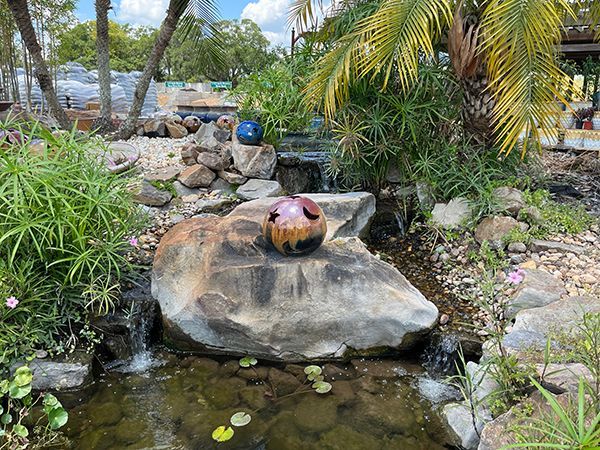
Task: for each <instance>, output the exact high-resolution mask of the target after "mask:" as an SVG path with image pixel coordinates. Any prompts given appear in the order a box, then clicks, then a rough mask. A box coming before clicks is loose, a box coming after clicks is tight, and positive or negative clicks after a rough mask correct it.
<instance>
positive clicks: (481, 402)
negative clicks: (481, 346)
mask: <svg viewBox="0 0 600 450" xmlns="http://www.w3.org/2000/svg"><path fill="white" fill-rule="evenodd" d="M466 371H467V373H468V374H469V376H470V378H471V381H472V383H473V386H474V391H473V398H474V400H475V404H476V405H477V407H478V411H479V415H481V416H488V415H489V408H490V406H491V404H492V403H493V398H492V397H493V395H494V392H496V391H498V390H499V389H500V385H499V384H498V383H497V382H496V380H494V378H493V377H492V376H491V375H490V366H484V365H480V364H477V363H475V362H473V361H469V362H468V363H467V367H466Z"/></svg>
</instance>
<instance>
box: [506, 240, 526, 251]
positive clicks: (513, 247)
mask: <svg viewBox="0 0 600 450" xmlns="http://www.w3.org/2000/svg"><path fill="white" fill-rule="evenodd" d="M508 251H509V252H512V253H525V252H526V251H527V246H526V245H525V244H524V243H523V242H511V243H510V244H508Z"/></svg>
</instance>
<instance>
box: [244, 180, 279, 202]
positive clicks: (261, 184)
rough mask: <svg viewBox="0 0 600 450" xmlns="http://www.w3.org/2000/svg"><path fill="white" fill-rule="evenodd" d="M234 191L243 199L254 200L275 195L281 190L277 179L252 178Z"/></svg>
mask: <svg viewBox="0 0 600 450" xmlns="http://www.w3.org/2000/svg"><path fill="white" fill-rule="evenodd" d="M236 193H237V195H238V196H239V197H240V198H242V199H244V200H254V199H258V198H263V197H277V196H279V195H281V194H282V193H283V192H282V189H281V185H280V184H279V183H278V182H277V181H270V180H258V179H252V180H249V181H248V182H247V183H246V184H244V185H242V186H240V187H239V188H238V190H237V191H236Z"/></svg>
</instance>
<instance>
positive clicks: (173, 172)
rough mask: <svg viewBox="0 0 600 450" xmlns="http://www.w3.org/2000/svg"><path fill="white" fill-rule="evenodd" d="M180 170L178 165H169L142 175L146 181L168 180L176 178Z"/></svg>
mask: <svg viewBox="0 0 600 450" xmlns="http://www.w3.org/2000/svg"><path fill="white" fill-rule="evenodd" d="M180 172H181V169H179V167H175V166H171V167H167V168H165V169H161V170H159V171H157V172H152V173H149V174H146V175H145V176H144V179H145V180H147V181H163V182H164V181H170V180H172V179H173V178H176V177H177V175H179V173H180Z"/></svg>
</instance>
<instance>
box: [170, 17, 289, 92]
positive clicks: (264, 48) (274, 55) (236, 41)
mask: <svg viewBox="0 0 600 450" xmlns="http://www.w3.org/2000/svg"><path fill="white" fill-rule="evenodd" d="M214 27H215V29H217V30H219V34H218V39H219V40H220V42H221V44H222V47H223V55H222V58H221V60H219V59H217V58H214V57H213V55H212V53H211V52H210V51H207V50H208V48H209V47H211V46H214V45H215V41H214V39H210V38H208V39H202V40H200V41H199V42H194V41H193V40H192V39H189V38H186V36H185V32H184V30H179V31H177V32H176V33H175V36H174V37H173V44H172V45H171V46H170V47H169V48H168V49H167V52H166V56H165V61H164V62H165V70H166V73H167V76H168V77H169V78H171V79H178V80H185V81H189V82H197V81H202V79H208V80H216V81H225V80H227V81H232V82H233V83H234V84H237V83H238V81H239V80H240V79H241V78H243V77H244V76H246V75H249V74H251V73H253V72H257V71H259V70H260V69H263V68H265V67H268V66H270V65H272V64H273V63H274V62H275V61H277V60H278V59H279V56H278V50H273V49H270V48H269V40H268V39H267V38H265V36H264V35H263V34H262V32H261V30H260V28H259V27H258V25H257V24H256V23H254V22H253V21H252V20H250V19H242V20H241V21H238V20H223V21H220V22H217V23H215V25H214ZM191 55H199V56H198V57H191Z"/></svg>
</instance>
